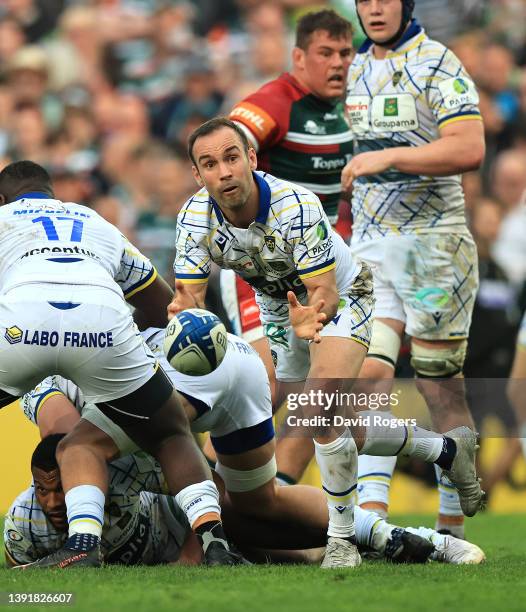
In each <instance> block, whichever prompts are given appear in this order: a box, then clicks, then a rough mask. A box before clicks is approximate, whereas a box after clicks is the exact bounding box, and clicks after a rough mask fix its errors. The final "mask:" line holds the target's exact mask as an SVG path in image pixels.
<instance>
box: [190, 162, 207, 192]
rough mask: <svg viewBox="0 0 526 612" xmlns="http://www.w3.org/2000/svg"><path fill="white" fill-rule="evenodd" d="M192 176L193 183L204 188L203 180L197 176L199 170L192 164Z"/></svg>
mask: <svg viewBox="0 0 526 612" xmlns="http://www.w3.org/2000/svg"><path fill="white" fill-rule="evenodd" d="M192 174H193V175H194V179H195V182H196V183H197V184H198V185H199V187H204V183H203V179H202V178H201V175H200V174H199V170H198V169H197V168H196V167H195V166H194V165H193V164H192Z"/></svg>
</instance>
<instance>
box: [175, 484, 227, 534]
mask: <svg viewBox="0 0 526 612" xmlns="http://www.w3.org/2000/svg"><path fill="white" fill-rule="evenodd" d="M175 501H176V502H177V504H178V506H179V507H180V508H182V510H183V512H184V513H185V514H186V518H187V519H188V522H189V523H190V526H191V527H192V529H193V530H194V531H196V530H197V527H199V526H200V525H203V524H206V523H209V522H212V523H214V524H215V523H220V522H221V508H220V506H219V491H218V490H217V487H216V486H215V484H214V483H213V481H212V480H204V481H203V482H198V483H196V484H191V485H189V486H187V487H185V488H184V489H182V490H181V491H179V493H177V495H176V496H175Z"/></svg>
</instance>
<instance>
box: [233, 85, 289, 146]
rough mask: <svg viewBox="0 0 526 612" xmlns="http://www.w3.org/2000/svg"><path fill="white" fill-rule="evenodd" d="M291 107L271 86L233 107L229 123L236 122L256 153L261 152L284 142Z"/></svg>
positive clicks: (279, 92)
mask: <svg viewBox="0 0 526 612" xmlns="http://www.w3.org/2000/svg"><path fill="white" fill-rule="evenodd" d="M289 108H290V104H289V102H288V100H287V99H286V97H285V96H284V95H283V93H282V92H281V91H279V90H278V89H277V87H275V86H274V82H273V83H269V84H268V85H266V86H264V87H262V88H261V89H260V90H259V91H257V92H256V93H254V94H252V95H251V96H248V97H247V98H245V99H244V100H242V101H241V102H239V104H236V106H234V108H233V109H232V112H231V113H230V119H232V121H236V122H237V123H239V124H240V126H241V127H242V128H243V129H244V131H245V132H246V133H247V135H248V137H249V140H251V141H252V143H253V144H254V143H256V144H257V146H256V150H258V151H264V150H265V149H269V148H270V147H272V146H274V145H275V144H276V143H278V142H279V141H280V140H283V138H284V137H285V134H286V133H287V131H288V123H289V121H288V115H287V113H288V109H289Z"/></svg>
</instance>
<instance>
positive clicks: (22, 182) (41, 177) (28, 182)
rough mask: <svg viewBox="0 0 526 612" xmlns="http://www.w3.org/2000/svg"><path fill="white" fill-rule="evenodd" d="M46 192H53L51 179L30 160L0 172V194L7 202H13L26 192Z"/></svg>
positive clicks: (11, 165)
mask: <svg viewBox="0 0 526 612" xmlns="http://www.w3.org/2000/svg"><path fill="white" fill-rule="evenodd" d="M39 189H40V190H42V189H44V190H46V191H49V192H51V177H50V176H49V173H48V172H47V170H46V169H45V168H43V167H42V166H40V165H39V164H36V163H35V162H32V161H29V160H27V159H26V160H23V161H17V162H13V163H12V164H8V165H7V166H6V167H5V168H4V169H3V170H2V172H0V193H1V194H2V195H3V196H5V199H6V202H12V201H13V200H14V199H15V197H16V196H17V195H20V194H21V193H23V192H24V191H30V190H37V191H38V190H39Z"/></svg>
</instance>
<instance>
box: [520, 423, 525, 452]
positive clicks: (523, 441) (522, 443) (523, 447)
mask: <svg viewBox="0 0 526 612" xmlns="http://www.w3.org/2000/svg"><path fill="white" fill-rule="evenodd" d="M519 435H520V442H521V445H522V454H523V455H524V458H525V459H526V423H523V424H522V425H521V428H520V434H519Z"/></svg>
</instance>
